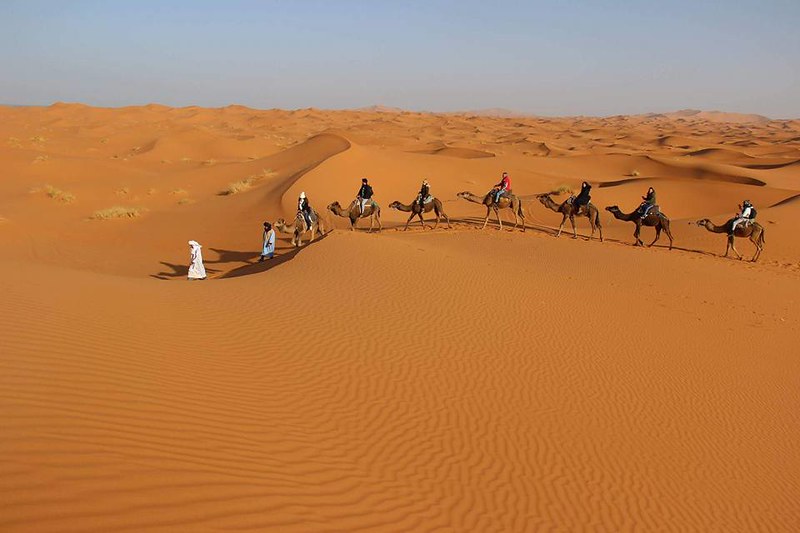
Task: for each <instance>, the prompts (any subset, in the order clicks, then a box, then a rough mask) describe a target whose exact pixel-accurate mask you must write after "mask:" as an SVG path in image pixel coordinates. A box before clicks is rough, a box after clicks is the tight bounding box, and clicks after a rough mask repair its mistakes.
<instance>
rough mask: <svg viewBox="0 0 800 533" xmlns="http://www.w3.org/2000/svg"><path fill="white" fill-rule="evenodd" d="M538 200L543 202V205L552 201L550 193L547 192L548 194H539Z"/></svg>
mask: <svg viewBox="0 0 800 533" xmlns="http://www.w3.org/2000/svg"><path fill="white" fill-rule="evenodd" d="M536 199H537V200H539V201H540V202H542V203H543V204H546V203H547V201H548V200H550V193H549V192H546V193H542V194H537V195H536Z"/></svg>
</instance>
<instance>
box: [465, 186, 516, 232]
mask: <svg viewBox="0 0 800 533" xmlns="http://www.w3.org/2000/svg"><path fill="white" fill-rule="evenodd" d="M456 196H458V197H459V198H463V199H464V200H466V201H468V202H472V203H475V204H481V205H484V206H486V218H485V219H484V221H483V227H482V228H481V229H485V228H486V224H487V223H488V222H489V215H490V214H491V212H492V211H494V214H495V215H496V216H497V222H498V223H499V224H500V229H501V230H502V229H503V221H502V220H501V219H500V210H501V209H511V212H512V213H514V228H513V229H517V226H518V225H519V219H520V218H521V219H522V231H525V212H524V211H523V207H522V200H520V199H519V198H517V197H516V196H514V195H513V194H510V193H509V194H508V195H506V196H501V197H500V201H499V202H495V201H494V191H489V193H487V194H486V196H477V195H475V194H472V193H471V192H469V191H464V192H460V193H458V194H457V195H456Z"/></svg>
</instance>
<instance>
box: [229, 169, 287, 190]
mask: <svg viewBox="0 0 800 533" xmlns="http://www.w3.org/2000/svg"><path fill="white" fill-rule="evenodd" d="M274 174H275V172H274V171H273V170H272V169H271V168H265V169H263V170H262V171H261V172H260V173H259V174H254V175H252V176H248V177H246V178H244V179H242V180H239V181H234V182H233V183H229V184H228V187H227V188H225V189H224V190H222V191H220V192H219V195H220V196H230V195H231V194H239V193H240V192H244V191H246V190H248V189H249V188H250V187H252V186H253V185H254V184H255V183H256V182H258V181H261V180H263V179H266V178H269V177H270V176H273V175H274Z"/></svg>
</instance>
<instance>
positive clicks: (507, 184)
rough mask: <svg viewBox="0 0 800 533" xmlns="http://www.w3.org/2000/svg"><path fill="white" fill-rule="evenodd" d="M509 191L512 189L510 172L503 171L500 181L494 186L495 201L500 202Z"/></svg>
mask: <svg viewBox="0 0 800 533" xmlns="http://www.w3.org/2000/svg"><path fill="white" fill-rule="evenodd" d="M509 191H511V178H509V177H508V172H503V176H502V178H501V179H500V183H498V184H497V185H495V186H494V203H498V202H499V201H500V197H501V196H502V195H504V194H508V192H509Z"/></svg>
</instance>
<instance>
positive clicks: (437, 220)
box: [433, 211, 440, 229]
mask: <svg viewBox="0 0 800 533" xmlns="http://www.w3.org/2000/svg"><path fill="white" fill-rule="evenodd" d="M439 216H440V215H439V211H436V222H435V223H434V224H433V229H436V227H437V226H438V225H439Z"/></svg>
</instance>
